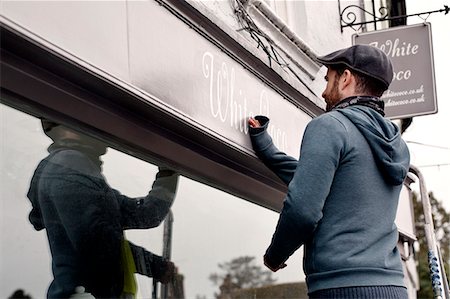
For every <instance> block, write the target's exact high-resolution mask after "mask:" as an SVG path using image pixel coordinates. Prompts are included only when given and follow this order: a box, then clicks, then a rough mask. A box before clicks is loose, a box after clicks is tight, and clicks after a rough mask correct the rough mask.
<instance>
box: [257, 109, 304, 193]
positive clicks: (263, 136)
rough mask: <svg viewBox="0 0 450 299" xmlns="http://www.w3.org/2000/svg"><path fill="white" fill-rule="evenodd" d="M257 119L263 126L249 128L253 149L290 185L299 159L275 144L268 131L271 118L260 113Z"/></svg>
mask: <svg viewBox="0 0 450 299" xmlns="http://www.w3.org/2000/svg"><path fill="white" fill-rule="evenodd" d="M255 119H256V120H258V121H259V123H260V124H261V127H259V128H252V127H250V128H249V133H250V139H251V141H252V146H253V150H254V151H255V153H256V155H257V156H258V158H259V159H260V160H261V161H262V162H263V163H264V164H265V165H266V166H267V167H268V168H269V169H270V170H272V171H273V172H274V173H275V174H276V175H277V176H278V177H279V178H280V179H281V180H282V181H283V182H284V183H285V184H286V185H288V184H289V182H290V181H291V179H292V177H293V175H294V173H295V169H296V168H297V163H298V161H297V159H295V158H293V157H290V156H288V155H286V154H285V153H283V152H281V151H280V150H279V149H278V148H277V147H276V146H275V145H274V144H273V141H272V138H271V137H270V135H269V133H268V132H267V128H268V126H269V118H267V117H265V116H261V115H259V116H256V117H255Z"/></svg>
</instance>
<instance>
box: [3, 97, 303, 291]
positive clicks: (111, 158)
mask: <svg viewBox="0 0 450 299" xmlns="http://www.w3.org/2000/svg"><path fill="white" fill-rule="evenodd" d="M0 113H1V114H0V116H1V140H2V147H1V152H0V161H1V168H2V172H1V180H0V183H1V189H0V194H1V199H0V222H1V228H0V249H1V251H0V297H1V298H8V297H9V296H11V295H12V294H13V292H14V291H17V290H19V289H22V290H24V292H25V293H26V294H29V295H30V296H31V297H32V298H44V297H46V296H47V290H48V288H49V286H50V283H51V282H52V280H53V274H52V260H53V261H54V262H55V260H56V262H57V263H58V265H59V267H58V268H57V269H58V270H59V272H58V273H57V274H56V275H57V276H62V277H64V279H62V281H63V282H67V280H69V281H70V280H71V279H74V278H71V277H69V278H67V275H69V274H70V273H72V272H71V271H72V270H71V269H70V267H75V266H77V267H78V266H80V264H82V263H81V262H73V261H72V260H71V259H72V258H73V255H75V256H77V258H80V255H81V256H82V257H83V259H82V260H83V263H84V262H85V260H87V261H89V262H90V263H92V265H94V264H96V263H100V264H101V262H102V259H103V260H108V259H112V261H111V263H113V264H114V263H117V261H118V260H120V262H121V263H122V261H123V260H126V259H124V258H123V256H122V255H121V253H122V252H125V251H122V250H124V247H123V246H121V248H120V256H119V255H117V256H115V255H114V254H113V253H111V251H114V250H113V248H115V247H117V246H118V245H117V242H116V241H115V240H111V238H112V237H111V236H110V235H108V234H107V233H106V232H105V234H103V233H97V234H94V236H95V237H92V236H90V235H89V232H87V233H86V232H84V233H83V232H80V231H79V230H80V227H82V224H83V223H84V222H85V215H86V211H89V210H90V209H92V205H91V204H92V202H89V201H86V200H83V201H81V199H79V200H74V199H73V198H71V197H73V196H74V195H76V196H78V197H82V198H86V197H87V198H90V197H91V196H93V194H96V195H97V197H96V198H97V199H98V200H101V199H102V198H105V197H106V198H108V196H106V195H105V196H103V195H102V196H100V195H98V194H97V193H96V192H97V191H96V189H95V188H93V187H92V186H88V187H90V188H91V189H89V191H83V190H84V187H81V186H82V184H79V182H78V180H79V179H80V177H81V179H83V176H85V175H90V176H94V177H95V174H96V173H95V171H94V173H93V172H92V169H91V170H90V171H91V172H90V173H86V172H88V171H87V170H83V169H84V168H83V167H84V166H85V165H84V164H83V163H82V162H83V160H77V159H76V157H75V158H74V157H71V160H67V161H65V160H64V159H63V162H62V163H61V165H60V166H62V167H65V168H69V169H70V170H71V171H69V172H70V173H69V174H67V175H68V177H69V178H68V179H67V181H69V183H70V184H72V185H70V184H69V185H59V191H60V192H61V193H62V194H64V201H62V203H61V206H60V207H58V209H61V210H63V211H65V213H63V212H61V213H60V214H58V213H57V212H55V211H50V212H47V213H45V212H42V211H41V214H40V215H39V214H35V213H33V214H32V216H33V217H32V218H31V220H32V222H33V224H34V226H36V227H37V228H42V227H44V229H42V230H36V229H35V228H34V226H33V224H32V223H31V222H30V219H29V215H30V212H31V211H34V212H36V210H35V209H34V210H32V208H33V205H32V203H31V201H30V199H28V198H27V194H28V193H29V190H30V186H32V185H33V183H32V178H33V175H34V174H35V170H36V169H37V168H38V165H39V164H40V163H41V161H42V160H43V159H44V158H46V157H47V156H48V155H49V153H48V149H49V146H50V145H51V144H52V140H51V139H50V138H49V137H48V136H46V135H45V134H44V133H43V127H42V124H41V120H40V119H38V118H35V117H32V116H30V115H27V114H25V113H22V112H19V111H17V110H15V109H13V108H10V107H8V106H5V105H0ZM50 125H51V124H50ZM74 132H75V133H80V132H76V131H74ZM74 132H72V133H74ZM80 134H82V133H80ZM86 138H87V139H83V140H84V141H86V140H88V141H90V142H99V140H98V139H95V138H93V139H89V138H92V137H90V136H87V137H86ZM65 145H66V146H70V147H72V150H74V149H73V148H74V147H75V149H76V150H79V151H83V150H86V149H87V150H88V151H89V153H90V154H91V158H92V155H93V156H94V157H93V158H92V159H93V160H95V161H97V162H99V160H98V159H96V158H95V154H94V152H93V151H92V148H90V147H87V148H83V146H81V147H80V145H79V144H75V145H74V144H69V145H67V144H65ZM118 146H119V147H120V145H118ZM54 149H55V146H54V145H53V146H51V147H50V151H52V150H54ZM57 150H60V148H57ZM95 153H96V155H97V157H98V155H100V154H101V151H100V152H99V151H97V152H95ZM100 160H101V162H102V164H101V168H100V170H99V171H98V173H97V179H98V180H97V181H95V178H94V181H95V183H97V184H104V186H103V189H102V190H103V191H104V192H106V193H107V194H109V193H108V192H111V191H110V188H113V189H114V190H118V192H120V194H122V195H126V196H127V197H125V198H122V197H121V195H119V194H118V193H114V194H115V195H114V196H113V197H114V198H115V200H117V197H119V198H122V199H124V200H125V201H126V202H132V203H134V204H137V203H136V199H135V198H139V197H142V196H146V195H147V194H148V192H149V191H150V190H153V191H155V190H156V191H155V192H157V194H159V195H158V196H157V197H159V198H161V197H164V198H166V199H167V197H168V198H170V197H173V192H172V195H170V191H174V190H173V189H174V188H175V187H174V186H175V185H174V183H173V182H172V185H170V186H172V187H170V188H169V187H167V184H162V186H163V187H161V186H159V187H158V186H156V187H155V185H154V186H153V188H152V184H154V182H155V178H156V176H157V173H158V171H159V168H158V166H156V165H152V164H150V163H148V162H145V161H142V160H140V159H137V158H135V157H133V156H130V155H128V154H125V153H123V152H121V151H118V150H115V149H113V148H111V147H109V148H108V149H107V152H106V154H104V155H101V158H100ZM41 165H42V164H41ZM73 170H76V171H75V173H74V172H73ZM63 174H64V171H63V172H61V171H60V172H59V173H57V174H56V175H55V177H53V178H52V179H51V180H47V181H46V184H50V185H51V184H53V183H55V182H60V184H62V183H61V182H62V181H65V179H63V177H65V174H64V175H63ZM162 174H164V171H163V172H162ZM164 175H168V176H171V175H172V174H171V172H170V171H168V172H167V173H165V174H164ZM164 175H163V176H164ZM77 176H78V177H77ZM39 179H40V177H39V176H36V175H35V180H39ZM224 179H226V178H224ZM83 183H85V182H83ZM166 183H167V182H166ZM42 184H44V183H42ZM55 184H56V183H55ZM74 184H75V185H76V186H78V189H76V190H74V189H73V188H74V187H73V186H74ZM77 184H78V185H77ZM68 186H70V187H68ZM164 186H166V187H165V188H166V189H164ZM176 187H177V192H176V196H175V200H174V203H173V205H172V206H171V210H172V214H173V226H172V235H171V245H172V246H171V254H170V256H171V261H172V262H173V263H174V265H175V266H176V268H177V270H178V273H179V276H178V277H182V279H181V278H180V279H179V280H177V281H180V282H181V281H182V282H181V283H180V284H179V285H178V286H179V289H182V290H183V293H184V297H185V298H214V297H215V294H220V292H221V291H220V286H222V289H223V288H224V285H225V284H224V281H223V278H224V277H225V276H226V271H224V270H223V269H220V268H219V264H222V265H224V264H225V265H226V264H227V263H229V262H231V261H233V260H234V261H236V259H238V258H243V257H248V259H247V261H250V263H249V265H254V266H256V267H257V268H258V269H259V270H261V271H266V270H267V269H266V268H265V267H264V265H263V263H262V256H263V254H264V252H265V249H266V247H267V245H268V244H269V242H270V239H271V236H272V233H273V231H274V228H275V225H276V222H277V219H278V214H277V213H274V212H272V211H269V210H267V209H265V208H262V207H260V206H257V205H255V204H252V203H249V202H247V201H245V200H242V199H240V198H237V197H235V196H232V195H230V194H227V193H225V192H223V191H220V190H218V189H215V188H212V187H209V186H206V185H204V184H200V183H198V182H196V181H193V180H190V179H188V178H185V177H180V178H179V180H178V184H177V186H176ZM105 188H106V189H105ZM161 188H163V191H164V190H165V191H164V192H161ZM167 188H168V189H169V190H167ZM32 189H33V188H32ZM105 190H106V191H105ZM158 190H159V191H158ZM153 191H152V192H153ZM158 192H159V193H158ZM167 192H169V193H167ZM32 193H33V192H32ZM44 193H45V192H44ZM80 194H81V195H80ZM35 196H36V195H35ZM41 196H43V195H42V194H41ZM30 197H31V198H33V195H30ZM38 197H39V196H38ZM44 201H45V200H44ZM38 203H39V200H37V201H35V207H36V205H38ZM96 205H97V202H96V203H95V204H94V205H93V206H94V207H95V206H96ZM110 205H111V206H115V207H116V208H117V206H116V204H106V205H103V206H102V207H103V210H101V212H99V211H97V212H98V214H96V216H97V217H95V219H94V220H92V222H93V223H91V224H90V225H92V226H93V227H96V225H98V223H97V222H98V221H104V222H105V223H106V224H105V223H103V224H102V225H103V226H102V225H100V227H104V228H105V227H106V228H105V230H106V231H108V229H111V228H113V227H117V225H118V219H119V218H120V225H122V228H125V229H126V232H125V236H126V239H127V240H129V241H130V242H132V243H133V244H135V245H137V246H140V247H142V248H144V249H145V250H146V251H149V252H152V253H153V254H155V255H159V256H161V255H162V254H163V248H164V242H163V235H164V231H163V228H164V224H160V225H159V226H157V227H152V226H155V225H158V221H156V220H155V217H156V216H155V215H159V216H161V217H162V218H164V217H165V216H166V214H167V210H165V209H164V208H160V207H157V206H155V207H154V208H153V209H147V210H146V213H147V214H146V216H145V217H143V218H142V217H140V216H139V215H135V214H133V215H131V214H130V213H128V214H127V209H126V208H123V207H122V208H120V209H119V210H120V211H119V212H118V210H117V209H113V208H111V206H110ZM124 205H125V206H126V204H124ZM44 210H45V208H44ZM94 210H95V208H94ZM58 211H59V210H58ZM87 214H89V213H87ZM94 214H95V213H94ZM36 215H38V216H39V217H37V219H38V220H42V221H41V222H39V221H37V220H36ZM55 215H58V217H60V218H55V217H53V216H55ZM105 215H106V216H105ZM124 215H127V216H128V217H126V216H124ZM45 221H48V222H49V223H45ZM55 221H56V222H57V224H60V223H63V222H64V223H66V222H67V223H69V224H67V226H66V227H64V230H61V231H58V230H57V229H56V228H54V226H55ZM96 221H97V222H96ZM52 225H53V226H52ZM56 226H57V225H56ZM131 226H133V227H135V228H136V227H137V228H138V227H141V228H144V229H128V228H131ZM50 227H53V228H52V232H50V230H51V229H50ZM150 227H152V228H150ZM60 229H61V228H60ZM72 230H76V231H77V232H76V233H74V232H72ZM93 231H95V230H94V229H92V230H90V232H93ZM117 231H119V232H117ZM47 234H48V236H49V237H48V236H47ZM70 234H75V235H76V234H80V235H81V236H82V240H81V241H79V242H78V240H77V239H76V238H75V241H73V240H72V239H70V238H69V237H68V235H70ZM55 235H56V236H57V237H55ZM113 235H115V236H117V235H118V236H119V237H120V236H121V235H122V231H121V230H120V229H119V230H117V229H116V230H114V234H113ZM108 236H109V237H108ZM66 238H69V239H70V240H72V241H73V242H74V244H76V246H75V245H73V244H72V243H70V244H71V245H70V246H69V245H68V244H69V243H67V244H66V245H67V246H66V247H63V248H61V247H58V246H59V245H60V243H62V242H63V241H62V240H65V239H66ZM49 240H51V241H52V242H53V243H54V244H53V245H52V248H53V254H52V252H51V251H50V247H49ZM105 244H107V245H106V246H105ZM114 244H115V245H114ZM72 245H73V247H72ZM79 247H80V248H82V250H84V251H83V254H78V255H77V253H76V252H77V251H76V250H75V249H74V248H79ZM116 253H117V250H116ZM139 253H142V251H139ZM139 253H137V250H134V249H133V250H132V253H131V255H132V256H133V257H134V258H133V260H134V263H135V264H136V266H137V267H141V269H140V270H139V269H137V271H138V272H139V271H140V272H143V271H142V268H146V267H145V265H142V264H141V262H142V261H144V264H145V261H148V259H147V260H146V259H142V256H143V255H142V254H139ZM61 256H62V258H61ZM114 256H115V258H112V257H114ZM93 257H95V258H93ZM145 257H148V256H147V255H145ZM61 259H62V261H61ZM97 259H99V260H97ZM242 260H243V259H241V261H242ZM158 261H159V260H158ZM103 262H104V261H103ZM122 264H123V263H122ZM61 265H68V266H67V267H66V268H64V267H63V266H61ZM139 265H140V266H139ZM152 265H153V264H152ZM164 265H166V264H164ZM228 265H229V264H228ZM153 266H154V265H153ZM86 267H88V266H86ZM155 267H156V266H155ZM149 268H150V270H151V269H153V268H152V266H149ZM163 268H164V267H163ZM154 269H156V270H153V272H154V273H153V274H152V275H154V274H156V272H158V269H159V272H161V270H160V269H161V267H159V268H154ZM164 269H165V268H164ZM301 269H302V267H301V253H300V252H297V253H296V254H295V255H294V256H293V257H291V258H290V260H289V261H288V267H287V268H285V269H283V270H282V271H279V272H277V273H274V274H272V276H271V277H272V278H273V279H274V280H276V281H275V282H274V283H275V284H280V283H284V282H298V281H300V280H302V279H303V274H302V270H301ZM212 274H217V276H216V277H217V278H218V279H217V280H216V283H214V282H213V280H211V279H210V277H211V275H212ZM106 276H108V275H105V280H106V279H108V277H106ZM148 276H151V275H150V274H148V273H147V275H141V274H136V275H135V278H136V281H137V289H138V291H137V296H136V297H137V298H152V295H153V292H154V284H153V280H152V279H151V278H149V277H148ZM109 279H112V278H111V277H110V278H109ZM119 280H120V284H122V283H123V277H121V278H120V279H119ZM64 284H65V283H63V287H66V286H65V285H64ZM67 284H68V285H70V283H67ZM246 286H249V285H248V284H247V285H244V287H246ZM96 287H99V286H98V285H97V286H96ZM108 287H110V288H112V289H114V288H117V286H116V285H112V286H111V285H109V286H108ZM161 287H162V286H161V284H158V293H157V297H158V298H161V296H163V294H162V288H161ZM87 291H90V292H93V293H95V292H96V290H90V289H88V290H87ZM169 292H172V294H173V292H174V291H173V289H171V290H169Z"/></svg>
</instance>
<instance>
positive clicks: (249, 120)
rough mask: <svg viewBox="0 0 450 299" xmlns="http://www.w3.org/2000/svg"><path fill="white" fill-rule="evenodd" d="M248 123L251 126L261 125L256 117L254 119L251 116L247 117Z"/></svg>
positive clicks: (257, 126)
mask: <svg viewBox="0 0 450 299" xmlns="http://www.w3.org/2000/svg"><path fill="white" fill-rule="evenodd" d="M248 124H249V125H250V127H252V128H259V127H260V126H261V124H260V123H259V121H257V120H256V119H254V118H253V117H250V118H249V119H248Z"/></svg>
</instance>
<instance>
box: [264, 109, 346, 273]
mask: <svg viewBox="0 0 450 299" xmlns="http://www.w3.org/2000/svg"><path fill="white" fill-rule="evenodd" d="M346 140H347V131H346V129H345V127H344V126H343V124H341V123H340V122H339V121H338V120H337V119H336V118H334V117H333V116H331V115H329V114H325V115H322V116H320V117H318V118H316V119H314V120H312V121H311V122H310V123H309V124H308V126H307V128H306V130H305V134H304V136H303V140H302V146H301V150H300V159H299V163H298V167H297V169H296V171H295V174H294V176H293V178H292V180H291V182H290V184H289V187H288V193H287V195H286V197H285V200H284V204H283V209H282V211H281V214H280V217H279V220H278V224H277V227H276V230H275V233H274V235H273V237H272V242H271V244H270V246H269V248H268V249H267V251H266V256H265V258H266V262H267V263H268V264H269V265H270V266H272V267H274V268H277V267H278V266H279V265H281V264H282V263H284V262H285V261H286V260H287V259H288V258H289V256H291V255H292V254H293V253H294V252H295V251H296V250H297V249H298V248H299V247H300V246H302V245H303V244H304V243H305V242H306V241H307V240H308V239H310V238H311V237H312V234H313V232H314V230H315V228H316V226H317V223H318V222H319V221H320V219H321V218H322V208H323V206H324V204H325V201H326V199H327V197H328V194H329V191H330V188H331V185H332V183H333V179H334V174H335V172H336V169H337V167H338V165H339V160H340V157H341V155H342V153H343V151H344V147H345V143H346Z"/></svg>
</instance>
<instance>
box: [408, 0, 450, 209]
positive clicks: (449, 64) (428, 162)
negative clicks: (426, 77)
mask: <svg viewBox="0 0 450 299" xmlns="http://www.w3.org/2000/svg"><path fill="white" fill-rule="evenodd" d="M444 4H445V5H449V6H450V1H440V0H438V1H436V0H433V1H417V0H408V1H406V7H407V13H408V14H415V13H420V12H426V11H433V10H438V9H442V8H444ZM423 17H426V16H423ZM422 22H423V20H422V19H421V18H419V17H410V18H408V24H417V23H422ZM427 22H429V23H431V30H432V40H433V52H434V66H435V77H436V91H437V104H438V113H437V114H433V115H427V116H418V117H415V118H414V119H413V123H412V124H411V126H410V127H409V128H408V130H407V131H406V132H405V133H404V139H405V140H406V141H407V142H408V146H409V150H410V153H411V164H413V165H415V166H417V167H418V168H419V170H420V171H421V173H422V174H423V175H424V178H425V183H426V186H427V190H428V191H432V192H433V194H434V196H435V197H436V198H437V199H438V200H439V201H441V202H442V203H443V205H444V207H445V208H446V210H447V211H450V184H449V179H450V134H448V132H447V131H446V129H448V128H450V90H449V89H448V83H449V74H448V70H449V69H450V59H449V58H448V53H449V51H450V38H449V32H448V30H449V28H450V14H447V15H445V14H444V13H443V12H441V13H434V14H431V15H429V17H428V18H427ZM412 188H413V190H415V191H418V190H419V186H418V183H414V184H412Z"/></svg>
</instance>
